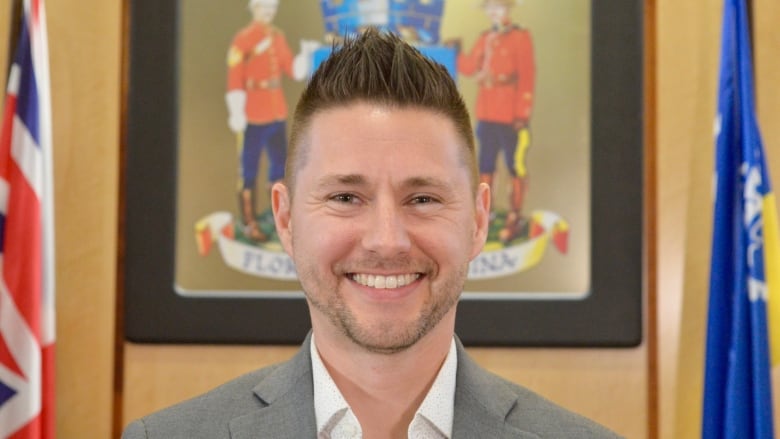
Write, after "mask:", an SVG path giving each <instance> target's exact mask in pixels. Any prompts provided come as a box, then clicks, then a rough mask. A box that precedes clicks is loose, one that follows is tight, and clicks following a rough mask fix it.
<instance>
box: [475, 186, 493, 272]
mask: <svg viewBox="0 0 780 439" xmlns="http://www.w3.org/2000/svg"><path fill="white" fill-rule="evenodd" d="M490 199H491V196H490V186H488V184H487V183H480V184H479V186H478V187H477V197H476V199H475V200H474V222H475V224H474V225H475V227H474V245H473V247H472V249H471V259H474V258H476V257H477V255H478V254H479V253H480V252H481V251H482V249H483V248H484V247H485V241H487V235H488V228H489V226H490Z"/></svg>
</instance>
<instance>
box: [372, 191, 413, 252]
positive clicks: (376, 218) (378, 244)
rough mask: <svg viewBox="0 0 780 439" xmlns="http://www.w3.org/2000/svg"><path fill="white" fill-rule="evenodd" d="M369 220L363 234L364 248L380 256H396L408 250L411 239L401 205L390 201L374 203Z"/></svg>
mask: <svg viewBox="0 0 780 439" xmlns="http://www.w3.org/2000/svg"><path fill="white" fill-rule="evenodd" d="M372 210H373V211H372V212H371V220H370V221H369V224H367V227H366V230H365V232H364V236H363V246H364V247H365V248H366V250H369V251H372V252H375V253H376V254H378V255H380V256H396V255H398V254H403V253H407V252H409V249H410V248H411V241H410V239H409V233H408V230H407V228H406V222H405V221H404V215H403V207H402V206H398V205H396V204H394V203H391V202H379V203H377V204H375V205H374V209H372Z"/></svg>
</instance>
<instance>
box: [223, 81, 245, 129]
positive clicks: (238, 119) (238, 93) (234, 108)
mask: <svg viewBox="0 0 780 439" xmlns="http://www.w3.org/2000/svg"><path fill="white" fill-rule="evenodd" d="M225 103H226V104H227V109H228V126H229V127H230V130H231V131H233V132H234V133H242V132H244V130H245V129H246V92H245V91H243V90H231V91H229V92H227V93H225Z"/></svg>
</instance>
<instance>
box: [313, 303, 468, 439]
mask: <svg viewBox="0 0 780 439" xmlns="http://www.w3.org/2000/svg"><path fill="white" fill-rule="evenodd" d="M453 328H454V313H453V316H452V318H449V316H448V317H445V318H444V319H443V320H442V321H441V322H439V324H438V325H437V327H436V328H434V329H433V330H432V331H431V332H430V333H428V334H427V335H426V336H425V337H423V338H422V339H420V341H418V342H417V343H415V344H414V345H413V346H411V347H409V348H408V349H406V350H404V351H401V352H397V353H394V354H379V353H374V352H369V351H366V350H365V349H364V348H361V347H359V346H357V345H355V344H354V343H352V342H351V341H346V342H345V341H344V340H343V339H342V338H340V337H329V333H331V332H330V331H317V327H316V326H315V327H314V334H315V339H316V345H317V350H318V352H319V354H320V357H321V358H322V362H323V364H324V365H325V367H326V368H327V370H328V372H329V373H330V375H331V377H332V378H333V381H334V382H335V383H336V386H338V388H339V390H340V391H341V394H342V395H343V396H344V399H345V400H346V401H347V403H349V405H350V407H351V408H352V410H353V412H354V413H355V417H357V419H358V420H359V421H360V425H361V428H362V429H363V437H366V438H375V437H406V432H407V428H408V426H409V423H410V422H411V421H412V419H413V418H414V415H415V413H416V411H417V409H418V408H419V406H420V404H421V403H422V401H423V400H424V399H425V396H426V395H427V393H428V390H430V388H431V385H432V384H433V381H434V379H435V378H436V375H437V373H438V371H439V368H440V367H441V365H442V363H443V362H444V359H445V358H446V356H447V352H448V351H449V348H450V344H451V342H452V337H453Z"/></svg>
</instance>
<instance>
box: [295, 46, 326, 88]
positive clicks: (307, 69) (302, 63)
mask: <svg viewBox="0 0 780 439" xmlns="http://www.w3.org/2000/svg"><path fill="white" fill-rule="evenodd" d="M320 46H322V43H320V42H319V41H314V40H301V52H300V53H299V54H298V55H296V56H295V59H293V78H294V79H295V80H296V81H303V80H304V79H306V78H307V77H308V76H309V74H310V73H311V61H312V56H313V55H314V51H315V50H317V49H319V48H320Z"/></svg>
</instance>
